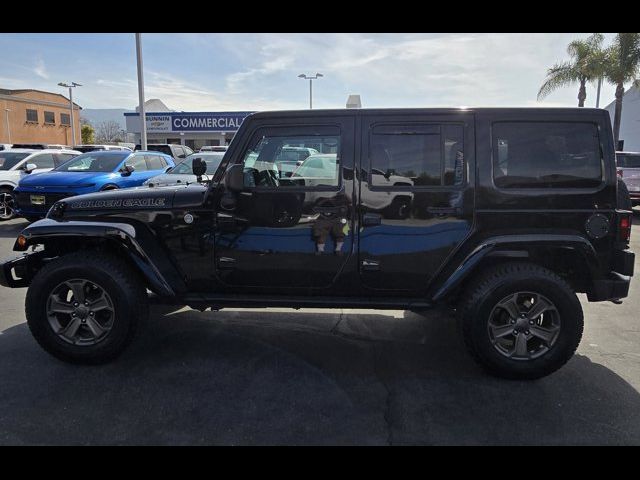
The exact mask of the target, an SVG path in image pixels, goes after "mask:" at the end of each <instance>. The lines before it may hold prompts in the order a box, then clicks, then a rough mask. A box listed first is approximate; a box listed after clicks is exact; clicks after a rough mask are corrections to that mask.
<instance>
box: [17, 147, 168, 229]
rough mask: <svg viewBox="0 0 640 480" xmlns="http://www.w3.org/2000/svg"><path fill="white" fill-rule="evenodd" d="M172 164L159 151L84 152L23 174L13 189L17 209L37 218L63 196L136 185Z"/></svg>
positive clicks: (44, 213) (21, 214)
mask: <svg viewBox="0 0 640 480" xmlns="http://www.w3.org/2000/svg"><path fill="white" fill-rule="evenodd" d="M174 166H175V162H174V160H173V158H172V157H170V156H169V155H165V154H164V153H160V152H150V151H137V152H130V151H120V150H102V151H93V152H88V153H84V154H82V155H78V156H77V157H75V158H73V159H72V160H69V161H68V162H65V163H63V164H62V165H60V166H59V167H57V168H55V169H53V170H51V171H49V172H46V173H41V174H35V175H28V176H25V177H24V178H23V179H22V180H21V181H20V183H19V184H18V187H17V188H16V189H15V190H14V195H15V197H14V198H15V203H16V213H17V214H18V215H20V216H22V217H25V218H27V219H28V220H36V219H39V218H42V217H44V216H45V215H46V214H47V211H48V210H49V208H51V205H53V204H54V203H55V202H57V201H58V200H60V199H62V198H66V197H71V196H74V195H81V194H83V193H92V192H99V191H102V190H114V189H116V188H128V187H137V186H140V185H142V184H143V183H144V181H145V180H147V179H149V178H151V177H154V176H156V175H159V174H161V173H164V172H166V171H167V170H169V169H170V168H172V167H174Z"/></svg>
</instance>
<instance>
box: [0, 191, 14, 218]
mask: <svg viewBox="0 0 640 480" xmlns="http://www.w3.org/2000/svg"><path fill="white" fill-rule="evenodd" d="M15 216H16V211H15V199H14V197H13V190H12V189H11V188H7V187H2V188H0V222H6V221H7V220H11V219H12V218H15Z"/></svg>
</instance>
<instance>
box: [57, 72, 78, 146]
mask: <svg viewBox="0 0 640 480" xmlns="http://www.w3.org/2000/svg"><path fill="white" fill-rule="evenodd" d="M58 85H59V86H61V87H66V88H68V89H69V109H70V110H71V138H72V139H73V145H72V147H75V146H76V145H77V143H76V124H75V122H74V121H73V90H72V89H73V88H75V87H81V86H82V85H81V84H79V83H76V82H71V85H68V84H66V83H62V82H60V83H58Z"/></svg>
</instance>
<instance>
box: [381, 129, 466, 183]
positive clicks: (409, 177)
mask: <svg viewBox="0 0 640 480" xmlns="http://www.w3.org/2000/svg"><path fill="white" fill-rule="evenodd" d="M463 135H464V133H463V126H462V125H455V124H441V125H439V124H413V125H376V126H374V127H373V129H372V132H371V136H370V139H369V149H370V150H369V158H370V167H371V179H370V181H371V184H372V185H373V186H390V187H392V186H403V187H406V186H415V187H420V186H443V185H449V186H453V185H462V183H463V181H464V147H463Z"/></svg>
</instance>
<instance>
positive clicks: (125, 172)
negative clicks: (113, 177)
mask: <svg viewBox="0 0 640 480" xmlns="http://www.w3.org/2000/svg"><path fill="white" fill-rule="evenodd" d="M134 171H135V168H133V166H131V165H125V166H124V167H122V168H121V169H120V175H122V176H123V177H128V176H129V175H131V174H132V173H133V172H134Z"/></svg>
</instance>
